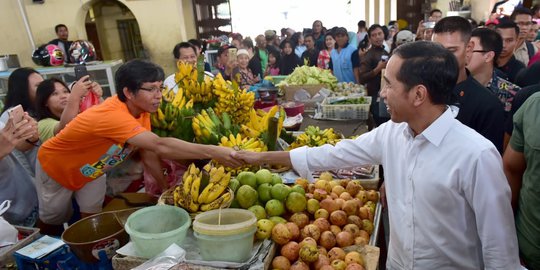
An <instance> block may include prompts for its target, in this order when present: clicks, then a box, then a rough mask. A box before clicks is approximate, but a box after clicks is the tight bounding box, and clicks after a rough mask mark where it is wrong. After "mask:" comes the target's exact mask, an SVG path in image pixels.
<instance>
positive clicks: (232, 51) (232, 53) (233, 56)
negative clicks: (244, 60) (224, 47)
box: [229, 48, 237, 62]
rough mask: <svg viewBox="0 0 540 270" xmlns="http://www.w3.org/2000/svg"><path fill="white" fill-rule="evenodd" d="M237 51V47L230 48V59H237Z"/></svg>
mask: <svg viewBox="0 0 540 270" xmlns="http://www.w3.org/2000/svg"><path fill="white" fill-rule="evenodd" d="M236 52H237V49H236V48H229V61H230V62H232V61H236V58H237V56H236Z"/></svg>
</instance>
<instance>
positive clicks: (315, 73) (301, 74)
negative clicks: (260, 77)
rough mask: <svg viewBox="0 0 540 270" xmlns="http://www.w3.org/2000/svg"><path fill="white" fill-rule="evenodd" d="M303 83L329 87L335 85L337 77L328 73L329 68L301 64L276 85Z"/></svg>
mask: <svg viewBox="0 0 540 270" xmlns="http://www.w3.org/2000/svg"><path fill="white" fill-rule="evenodd" d="M303 84H325V85H327V86H328V87H330V89H334V88H335V87H336V85H337V78H336V77H335V76H334V75H332V73H330V70H327V69H320V68H318V67H310V66H301V67H297V68H295V69H294V71H293V72H292V73H291V74H290V75H289V76H288V77H287V78H285V80H283V81H281V82H279V83H278V84H277V85H276V86H277V87H282V86H288V85H303Z"/></svg>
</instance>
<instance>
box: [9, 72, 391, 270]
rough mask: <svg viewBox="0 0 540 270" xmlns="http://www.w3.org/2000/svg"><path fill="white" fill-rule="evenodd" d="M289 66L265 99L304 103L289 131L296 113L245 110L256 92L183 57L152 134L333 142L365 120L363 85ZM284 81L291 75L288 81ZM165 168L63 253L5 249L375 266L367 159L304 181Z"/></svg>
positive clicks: (233, 263) (295, 265) (115, 262)
mask: <svg viewBox="0 0 540 270" xmlns="http://www.w3.org/2000/svg"><path fill="white" fill-rule="evenodd" d="M297 70H299V71H298V72H301V73H302V74H304V75H305V76H306V79H305V81H302V80H300V79H298V77H296V79H295V76H298V74H293V75H292V76H291V77H290V78H287V79H285V80H284V81H283V82H281V85H282V86H283V87H282V89H281V92H282V96H283V98H278V97H277V96H276V98H277V99H278V100H275V102H276V103H280V104H283V103H285V102H294V104H298V103H302V104H304V105H306V110H305V111H304V112H303V114H302V112H300V114H301V115H302V117H301V118H302V120H301V123H299V131H298V132H294V133H292V132H288V131H287V130H286V127H287V126H285V124H286V123H287V120H286V118H287V117H296V116H297V115H287V111H286V110H285V108H284V106H280V105H273V106H270V107H267V108H264V109H255V108H254V105H255V101H256V94H255V93H254V92H250V91H246V90H245V89H239V87H238V85H237V84H235V83H231V82H229V81H225V80H224V79H223V78H222V77H221V76H220V75H218V76H216V78H213V79H212V78H209V77H205V76H202V74H203V73H202V72H201V71H200V70H199V71H198V70H197V69H196V68H194V67H193V66H191V65H187V64H179V66H178V72H177V73H176V75H175V80H176V82H177V86H178V90H177V91H176V92H174V91H173V90H169V89H165V90H164V92H163V100H162V103H161V105H160V107H159V109H158V111H157V112H156V113H154V114H152V116H151V123H152V130H153V132H154V133H156V134H157V135H159V136H162V137H176V138H180V139H183V140H186V141H194V142H197V143H202V144H213V145H220V146H224V147H231V148H234V149H235V150H244V151H253V152H263V151H273V150H285V151H288V150H290V149H294V148H297V147H302V146H310V147H314V146H320V145H324V144H336V143H337V142H339V141H340V140H342V139H344V138H348V137H351V136H355V135H359V134H361V133H363V132H365V131H366V127H365V120H366V119H367V113H366V110H367V111H368V110H369V102H370V99H369V98H367V97H364V96H363V92H364V89H363V88H361V87H357V86H355V85H345V84H337V83H336V81H335V78H332V77H331V75H328V74H325V75H320V74H319V73H317V72H319V71H316V70H311V69H309V70H308V69H305V68H298V69H297ZM295 72H296V71H295ZM304 75H301V76H304ZM314 78H318V79H319V80H316V81H315V79H314ZM292 81H297V82H300V84H297V85H296V86H294V87H292V88H291V86H290V85H287V84H288V83H289V82H292ZM302 83H307V84H302ZM278 85H279V84H278ZM313 85H316V86H315V87H314V86H313ZM316 88H317V89H318V90H317V89H316ZM306 89H310V90H309V91H308V90H306ZM314 89H315V90H314ZM291 91H293V92H294V93H291ZM287 93H288V94H287ZM306 93H307V94H306ZM259 94H260V93H259ZM259 98H260V95H259ZM302 98H303V99H302ZM287 99H288V100H287ZM317 100H318V101H322V102H321V105H317V103H318V102H317ZM313 102H315V103H313ZM168 171H169V172H170V173H171V175H173V180H174V183H175V184H174V185H172V187H171V188H170V189H169V190H167V191H165V192H164V193H163V194H161V195H160V197H159V200H158V203H157V205H156V206H149V207H143V208H133V209H129V210H125V211H120V212H118V211H114V212H104V213H101V214H98V215H95V216H92V217H88V218H85V219H82V220H80V221H78V222H77V223H74V224H73V225H71V226H70V227H69V228H68V229H67V230H66V231H65V232H64V234H63V235H62V240H63V242H62V243H60V244H59V245H60V249H55V250H61V252H60V251H58V252H56V251H55V252H50V253H46V254H43V255H42V256H41V257H35V258H34V257H29V254H30V253H28V252H25V251H24V250H23V251H20V250H18V249H19V247H17V248H13V249H11V250H10V252H15V257H16V258H18V259H17V265H19V264H21V265H24V264H25V263H36V262H39V263H43V258H44V257H45V258H46V259H47V260H48V261H49V263H50V262H55V263H59V265H60V264H61V263H62V262H63V263H64V266H65V265H69V264H78V265H83V266H85V267H86V268H84V267H83V268H82V269H132V268H134V267H139V268H135V269H146V268H148V267H150V266H152V265H158V264H161V265H169V266H173V267H174V268H172V269H223V268H231V269H310V268H312V269H330V268H329V267H333V268H332V269H376V268H377V265H378V258H379V250H378V248H377V247H375V245H376V243H377V235H378V230H379V226H380V220H381V206H380V203H379V193H378V191H377V190H376V189H377V187H378V181H379V175H378V166H376V165H369V166H363V167H358V168H352V169H349V170H336V171H325V172H313V175H312V177H313V179H311V180H308V179H303V178H300V177H299V176H298V175H296V174H295V172H294V171H293V170H292V169H291V168H288V167H282V166H263V167H261V166H255V165H253V164H248V165H245V166H243V167H241V168H229V167H225V166H223V165H221V164H219V163H217V162H215V161H208V162H207V163H206V164H203V165H202V166H201V165H200V164H195V163H193V164H190V165H189V166H188V167H187V169H186V170H185V171H183V170H179V169H177V168H168ZM27 241H28V240H27ZM38 241H39V240H38ZM58 241H60V240H58ZM34 243H35V242H34ZM55 243H56V244H58V243H59V242H55ZM64 243H65V244H64ZM31 245H32V244H31ZM26 249H29V248H28V247H26ZM15 250H18V251H15ZM67 254H68V255H69V256H70V257H69V256H68V255H67ZM43 256H44V257H43Z"/></svg>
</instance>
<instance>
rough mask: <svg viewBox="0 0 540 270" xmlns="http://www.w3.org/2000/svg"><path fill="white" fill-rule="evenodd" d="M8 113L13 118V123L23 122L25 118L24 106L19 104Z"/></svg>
mask: <svg viewBox="0 0 540 270" xmlns="http://www.w3.org/2000/svg"><path fill="white" fill-rule="evenodd" d="M8 115H9V116H10V117H11V118H12V119H13V120H12V121H13V124H17V123H19V122H21V121H22V120H23V118H24V110H23V107H22V106H21V105H20V104H19V105H17V106H15V107H13V108H11V109H9V110H8Z"/></svg>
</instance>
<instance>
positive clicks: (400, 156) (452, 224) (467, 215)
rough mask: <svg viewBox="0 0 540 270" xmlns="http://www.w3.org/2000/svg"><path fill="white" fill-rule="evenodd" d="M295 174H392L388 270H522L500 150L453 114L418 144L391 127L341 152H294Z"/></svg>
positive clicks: (341, 146) (388, 179) (404, 128)
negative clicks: (365, 168) (369, 169)
mask: <svg viewBox="0 0 540 270" xmlns="http://www.w3.org/2000/svg"><path fill="white" fill-rule="evenodd" d="M290 157H291V161H292V164H293V167H294V169H295V170H296V171H297V172H298V173H299V174H300V175H302V176H303V177H306V176H307V175H308V174H309V173H310V172H311V171H321V170H328V169H335V168H351V167H357V166H360V165H365V164H382V165H383V166H384V174H385V187H386V197H387V202H388V212H389V220H390V244H389V249H388V259H387V268H388V269H460V270H465V269H520V265H519V257H518V245H517V237H516V230H515V226H514V216H513V212H512V208H511V205H510V195H511V194H510V187H509V186H508V182H507V180H506V177H505V175H504V173H503V169H502V160H501V157H500V155H499V153H498V152H497V149H496V148H495V146H494V145H493V144H492V143H491V142H490V141H489V140H487V139H485V138H484V137H482V136H481V135H480V134H478V133H476V132H475V131H474V130H473V129H470V128H468V127H467V126H465V125H463V124H461V123H460V122H459V121H457V120H456V119H454V115H453V113H452V110H451V109H447V110H446V111H445V112H444V113H443V114H442V115H441V116H440V117H439V118H438V119H437V120H436V121H435V122H433V123H432V124H431V125H430V126H429V127H428V128H427V129H426V130H424V131H423V132H422V133H421V134H419V135H417V136H416V137H414V136H413V134H412V131H411V130H410V128H409V126H408V125H407V124H406V123H399V124H398V123H394V122H392V121H389V122H387V123H385V124H382V125H381V126H380V127H379V128H377V129H375V130H373V131H371V132H369V133H366V134H364V135H362V136H360V137H358V138H357V139H355V140H343V141H341V142H340V143H338V144H337V145H336V146H331V145H324V146H322V147H318V148H307V147H303V148H298V149H295V150H292V151H291V152H290Z"/></svg>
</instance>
